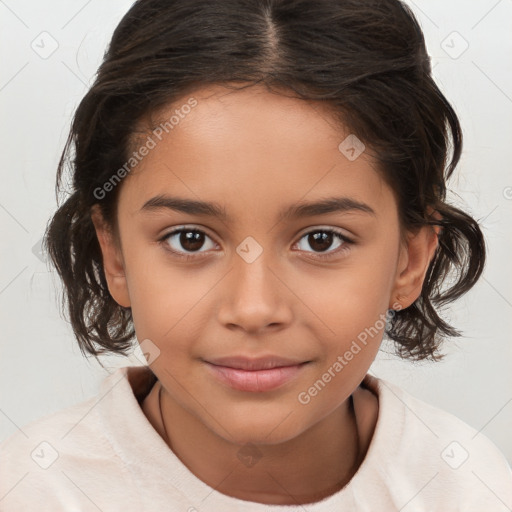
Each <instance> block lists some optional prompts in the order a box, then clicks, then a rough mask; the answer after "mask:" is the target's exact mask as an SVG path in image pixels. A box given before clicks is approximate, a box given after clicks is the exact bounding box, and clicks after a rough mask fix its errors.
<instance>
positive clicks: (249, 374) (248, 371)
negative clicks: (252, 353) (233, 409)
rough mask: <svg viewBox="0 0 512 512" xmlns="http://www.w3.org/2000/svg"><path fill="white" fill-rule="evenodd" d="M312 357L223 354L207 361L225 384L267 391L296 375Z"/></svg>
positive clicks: (216, 375)
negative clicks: (307, 359)
mask: <svg viewBox="0 0 512 512" xmlns="http://www.w3.org/2000/svg"><path fill="white" fill-rule="evenodd" d="M309 362H310V361H298V360H293V359H288V358H282V357H278V356H266V357H261V358H256V359H255V358H247V357H239V356H237V357H222V358H217V359H212V360H209V361H205V363H206V367H207V368H208V370H209V371H210V372H211V374H212V375H213V376H214V377H215V378H216V379H217V380H219V381H220V382H222V383H223V384H227V385H228V386H230V387H231V388H234V389H237V390H240V391H249V392H264V391H270V390H272V389H276V388H278V387H281V386H283V385H284V384H286V383H287V382H290V381H291V380H293V379H294V378H296V377H297V376H298V375H299V374H300V373H301V372H302V371H303V369H304V367H305V366H307V364H308V363H309Z"/></svg>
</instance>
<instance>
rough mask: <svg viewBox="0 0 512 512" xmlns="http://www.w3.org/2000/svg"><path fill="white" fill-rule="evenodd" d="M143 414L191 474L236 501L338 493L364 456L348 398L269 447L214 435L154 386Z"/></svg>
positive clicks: (284, 500) (306, 499)
mask: <svg viewBox="0 0 512 512" xmlns="http://www.w3.org/2000/svg"><path fill="white" fill-rule="evenodd" d="M159 397H160V403H159V400H158V398H159ZM143 410H144V412H145V413H146V415H147V416H148V419H149V421H150V422H151V423H152V424H153V426H154V427H155V429H156V430H157V431H158V433H159V434H160V436H161V437H162V438H163V439H164V440H165V441H166V443H167V444H168V445H169V447H170V448H171V449H172V451H173V452H174V453H175V455H176V456H177V457H178V458H179V459H180V460H181V461H182V462H183V464H184V465H185V466H187V467H188V468H189V469H190V471H191V472H192V473H194V474H195V475H196V476H197V477H198V478H199V479H201V480H202V481H203V482H205V483H206V484H207V485H209V486H210V487H212V488H215V489H216V490H217V491H219V492H221V493H224V494H227V495H229V496H232V497H235V498H238V499H243V500H248V501H255V502H259V503H266V504H282V505H287V504H290V505H296V504H302V503H304V504H305V503H311V502H315V501H318V500H321V499H323V498H325V497H327V496H329V495H331V494H333V493H335V492H337V491H339V490H340V489H342V488H343V487H344V486H345V485H346V484H347V483H348V482H349V481H350V479H351V478H352V477H353V475H354V474H355V472H356V471H357V469H358V467H359V465H360V463H361V460H362V458H363V457H364V451H365V450H364V448H365V447H364V446H362V445H361V441H360V432H359V429H358V422H357V418H356V416H355V411H354V407H353V398H352V396H351V397H349V398H348V399H347V400H346V401H345V402H344V403H343V404H342V405H341V406H340V407H339V408H337V409H336V410H335V411H333V412H332V413H331V414H330V415H328V416H327V417H326V418H324V419H322V420H321V421H319V422H318V423H316V424H315V425H314V426H313V427H311V428H310V429H308V430H306V431H305V432H303V433H302V434H301V435H299V436H297V437H294V438H292V439H289V440H287V441H284V442H281V443H278V444H271V445H270V444H256V445H254V444H246V445H243V446H241V445H240V444H234V443H231V442H229V441H228V440H226V439H225V438H223V437H220V436H218V435H217V434H216V433H214V432H212V431H211V430H210V429H208V428H207V427H206V426H205V425H204V424H203V423H201V422H200V421H198V419H197V418H196V417H195V416H193V415H191V414H190V413H189V412H188V411H186V410H185V409H183V408H182V407H181V406H180V405H179V404H177V403H176V402H175V401H174V400H173V399H172V397H171V396H170V395H169V394H168V393H167V392H166V391H165V389H163V388H162V386H161V384H160V382H157V384H156V385H155V386H154V387H153V389H152V391H151V393H150V395H148V397H147V398H146V400H145V401H144V406H143ZM176 418H179V421H176ZM219 482H220V483H219Z"/></svg>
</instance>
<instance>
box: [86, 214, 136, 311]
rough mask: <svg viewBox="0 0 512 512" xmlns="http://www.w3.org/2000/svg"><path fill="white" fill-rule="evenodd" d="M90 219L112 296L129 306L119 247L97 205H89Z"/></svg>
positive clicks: (122, 304) (120, 303)
mask: <svg viewBox="0 0 512 512" xmlns="http://www.w3.org/2000/svg"><path fill="white" fill-rule="evenodd" d="M91 220H92V222H93V224H94V229H95V231H96V236H97V237H98V242H99V244H100V248H101V253H102V257H103V271H104V272H105V278H106V280H107V285H108V290H109V292H110V295H112V298H113V299H114V300H115V301H116V302H117V303H118V304H119V305H120V306H123V307H125V308H128V307H130V306H131V302H130V296H129V293H128V285H127V282H126V273H125V268H124V261H123V257H122V253H121V248H120V247H119V246H118V244H117V243H116V241H115V239H114V236H113V234H112V231H111V229H110V228H109V226H108V225H107V223H106V222H105V220H104V218H103V215H102V214H101V211H100V208H99V205H97V204H95V205H93V206H92V207H91Z"/></svg>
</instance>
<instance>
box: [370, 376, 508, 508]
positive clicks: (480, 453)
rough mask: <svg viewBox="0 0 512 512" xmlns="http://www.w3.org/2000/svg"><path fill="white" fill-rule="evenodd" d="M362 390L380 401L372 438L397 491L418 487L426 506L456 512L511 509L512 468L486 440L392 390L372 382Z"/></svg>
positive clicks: (386, 384) (395, 388)
mask: <svg viewBox="0 0 512 512" xmlns="http://www.w3.org/2000/svg"><path fill="white" fill-rule="evenodd" d="M365 384H366V386H367V387H368V388H369V389H370V390H373V391H374V392H375V393H376V394H377V395H378V398H379V419H378V422H377V427H376V432H375V436H376V438H378V439H379V441H380V446H379V456H380V457H382V458H387V459H388V460H389V461H392V462H393V464H392V466H391V467H389V468H387V469H386V471H387V477H388V478H391V479H393V480H394V481H395V487H399V486H400V485H402V486H404V485H410V486H412V489H414V488H416V487H417V490H418V492H419V491H420V489H421V492H419V494H418V497H419V496H423V497H424V499H426V500H427V501H428V503H429V504H434V503H437V500H441V501H442V504H444V506H445V507H446V506H448V505H450V506H457V507H460V506H461V505H464V506H463V507H462V508H461V509H460V510H468V511H473V510H492V511H494V510H496V511H498V510H500V511H501V510H503V511H506V510H510V509H511V508H512V471H511V468H510V466H509V464H508V463H507V461H506V459H505V457H504V455H503V454H502V453H501V452H500V450H499V449H498V448H497V447H496V445H495V444H494V443H492V441H490V440H489V439H488V438H487V437H486V436H485V435H484V434H482V433H481V432H479V431H477V430H476V429H474V428H473V427H471V426H470V425H468V424H467V423H465V422H464V421H462V420H461V419H460V418H458V417H456V416H454V415H453V414H451V413H449V412H446V411H444V410H442V409H440V408H437V407H434V406H432V405H430V404H428V403H426V402H424V401H422V400H420V399H418V398H416V397H414V396H412V395H411V394H410V393H408V392H407V391H405V390H403V389H402V388H400V387H399V386H396V385H395V384H392V383H390V382H387V381H385V380H382V379H378V378H375V377H373V376H369V378H367V379H365ZM411 492H412V491H411ZM415 499H421V498H415ZM439 506H441V502H440V503H439ZM464 507H466V508H464ZM479 507H480V508H479ZM485 507H487V508H485ZM432 510H437V508H433V509H432ZM440 510H441V508H440Z"/></svg>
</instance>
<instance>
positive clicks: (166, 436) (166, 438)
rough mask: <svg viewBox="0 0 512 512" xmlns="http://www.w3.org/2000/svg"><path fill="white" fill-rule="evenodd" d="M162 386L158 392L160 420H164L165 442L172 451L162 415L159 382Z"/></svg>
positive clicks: (163, 422)
mask: <svg viewBox="0 0 512 512" xmlns="http://www.w3.org/2000/svg"><path fill="white" fill-rule="evenodd" d="M158 384H159V385H160V389H159V390H158V408H159V409H160V419H161V420H162V425H163V427H164V433H165V439H164V441H165V442H166V443H167V444H168V445H169V448H171V450H172V446H171V439H170V438H169V434H168V433H167V429H166V428H165V421H164V415H163V414H162V389H163V388H162V384H160V382H158Z"/></svg>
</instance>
